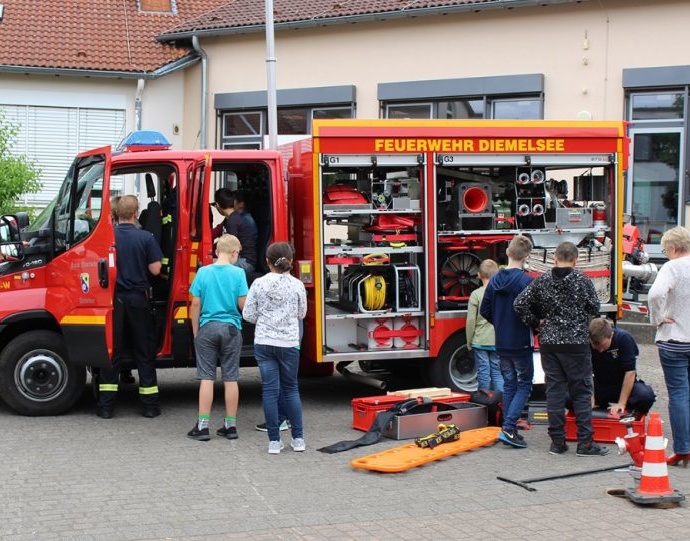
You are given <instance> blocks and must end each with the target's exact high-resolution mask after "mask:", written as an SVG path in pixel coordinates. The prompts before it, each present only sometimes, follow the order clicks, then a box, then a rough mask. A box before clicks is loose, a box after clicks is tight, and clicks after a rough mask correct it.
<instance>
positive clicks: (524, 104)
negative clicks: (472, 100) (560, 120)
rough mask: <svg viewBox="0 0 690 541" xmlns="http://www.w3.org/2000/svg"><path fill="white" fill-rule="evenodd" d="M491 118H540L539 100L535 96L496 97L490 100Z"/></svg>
mask: <svg viewBox="0 0 690 541" xmlns="http://www.w3.org/2000/svg"><path fill="white" fill-rule="evenodd" d="M491 106H492V112H491V118H500V119H502V120H535V119H540V118H542V112H541V100H540V99H537V98H525V99H496V100H493V102H491Z"/></svg>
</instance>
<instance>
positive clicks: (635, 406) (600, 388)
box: [594, 380, 656, 415]
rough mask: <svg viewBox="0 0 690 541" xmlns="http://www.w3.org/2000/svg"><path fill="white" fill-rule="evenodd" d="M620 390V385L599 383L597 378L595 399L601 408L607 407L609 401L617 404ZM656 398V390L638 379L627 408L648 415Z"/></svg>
mask: <svg viewBox="0 0 690 541" xmlns="http://www.w3.org/2000/svg"><path fill="white" fill-rule="evenodd" d="M620 392H621V389H620V387H616V386H610V385H597V382H596V380H595V381H594V400H595V402H596V403H597V405H598V406H599V407H601V408H606V407H607V406H608V405H609V403H611V404H615V403H616V402H618V398H619V397H620ZM654 400H656V395H655V394H654V390H653V389H652V388H651V387H650V386H649V385H647V384H646V383H645V382H644V381H642V380H638V381H636V382H635V385H633V388H632V391H631V392H630V396H629V397H628V403H627V404H626V406H625V409H627V410H628V411H635V412H637V413H644V414H645V415H646V414H647V413H648V412H649V410H650V409H651V408H652V404H654Z"/></svg>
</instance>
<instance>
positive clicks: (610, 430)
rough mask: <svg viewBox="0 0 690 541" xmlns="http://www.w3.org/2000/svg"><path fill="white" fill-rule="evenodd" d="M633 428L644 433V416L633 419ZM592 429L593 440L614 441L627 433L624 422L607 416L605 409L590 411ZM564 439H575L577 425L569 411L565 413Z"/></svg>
mask: <svg viewBox="0 0 690 541" xmlns="http://www.w3.org/2000/svg"><path fill="white" fill-rule="evenodd" d="M632 426H633V430H634V431H635V432H637V433H638V434H640V435H642V434H644V433H645V416H644V415H642V416H641V417H640V418H639V420H636V421H633V423H632ZM592 429H594V441H598V442H604V443H614V442H615V441H616V438H622V437H624V436H625V435H626V434H627V433H628V429H627V428H626V426H625V424H624V423H621V422H620V419H614V418H612V417H609V416H608V415H607V413H606V411H605V410H603V411H598V410H593V411H592ZM565 439H566V440H567V441H577V425H576V424H575V415H573V412H572V411H569V412H568V413H566V415H565Z"/></svg>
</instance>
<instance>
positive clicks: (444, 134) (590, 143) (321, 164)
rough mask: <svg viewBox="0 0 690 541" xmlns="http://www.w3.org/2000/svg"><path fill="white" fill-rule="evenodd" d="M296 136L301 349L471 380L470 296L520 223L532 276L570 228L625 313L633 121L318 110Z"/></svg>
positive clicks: (442, 379) (588, 270)
mask: <svg viewBox="0 0 690 541" xmlns="http://www.w3.org/2000/svg"><path fill="white" fill-rule="evenodd" d="M293 147H294V148H293V159H292V161H291V162H290V163H289V167H288V196H289V198H290V204H289V205H288V208H289V212H290V213H291V217H292V224H291V227H292V228H293V229H294V237H293V240H294V243H295V246H296V248H297V253H298V256H299V258H300V260H301V262H300V263H301V264H304V266H305V268H306V269H308V270H309V273H308V274H307V275H306V276H305V275H302V276H301V278H302V279H303V281H304V282H305V283H306V284H307V287H308V300H309V310H308V314H307V322H306V323H305V336H304V342H303V346H302V351H303V360H307V361H310V362H314V363H337V365H336V366H337V368H338V370H339V371H340V372H342V373H343V374H344V375H346V376H350V377H356V379H359V380H360V381H367V379H368V378H367V372H370V373H374V372H375V369H380V368H385V369H386V370H389V371H395V370H399V369H403V368H409V367H413V368H415V369H420V374H421V377H422V380H423V381H424V382H425V383H427V384H431V385H435V386H441V387H450V388H452V389H454V390H466V391H467V390H474V389H476V386H477V383H476V370H475V365H474V359H473V356H472V352H471V351H469V350H468V347H467V337H466V334H465V323H466V319H467V307H468V299H469V296H470V294H471V293H472V291H473V290H474V289H476V288H477V287H479V286H480V285H481V283H480V280H479V278H478V270H479V264H480V262H481V261H482V260H483V259H486V258H491V259H493V260H495V261H496V262H498V263H499V265H501V264H505V263H507V258H506V254H505V252H506V248H507V245H508V243H509V242H510V240H511V239H512V238H513V237H514V236H515V235H517V234H520V233H521V234H524V235H527V236H529V237H530V238H531V240H532V243H533V245H534V250H533V252H532V254H531V257H530V260H529V268H528V269H527V272H530V273H532V274H533V275H535V276H536V275H537V274H538V273H541V272H544V271H546V270H548V269H550V268H551V267H552V266H553V254H554V250H555V247H556V246H557V245H558V244H559V243H560V242H561V241H571V242H573V243H575V244H576V245H577V246H578V247H579V250H580V260H579V261H578V265H577V267H578V269H579V270H581V271H583V272H584V273H585V274H587V275H588V276H590V278H591V279H592V281H593V282H594V285H595V288H596V290H597V293H598V296H599V299H600V301H601V310H602V312H603V313H606V314H608V315H609V316H610V317H612V318H615V317H616V315H617V310H618V303H620V302H621V260H620V258H621V228H622V195H623V173H624V170H625V168H626V162H627V152H628V139H627V136H626V128H625V125H624V123H622V122H553V121H527V122H525V121H486V120H480V121H451V120H449V121H443V120H432V121H423V120H420V121H418V120H402V121H396V120H371V121H367V120H323V121H317V122H315V124H314V126H313V130H312V137H311V138H310V139H309V140H307V141H304V145H303V146H302V147H300V144H299V143H295V144H294V145H293ZM311 269H313V274H312V273H311ZM326 273H328V274H329V275H330V278H331V279H330V280H327V279H326ZM537 360H538V358H537ZM353 362H359V365H360V370H358V371H356V372H355V371H351V370H350V369H349V368H348V365H349V364H351V363H353ZM536 365H537V366H538V365H539V363H538V362H537V363H536ZM362 371H363V372H364V374H363V375H362ZM370 375H371V374H370ZM369 382H370V383H373V384H374V385H376V380H375V378H374V379H371V378H369Z"/></svg>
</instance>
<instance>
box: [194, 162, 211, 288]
mask: <svg viewBox="0 0 690 541" xmlns="http://www.w3.org/2000/svg"><path fill="white" fill-rule="evenodd" d="M211 174H212V159H211V155H210V154H207V155H206V156H205V158H204V159H203V160H199V161H197V163H196V164H195V165H194V168H193V169H192V172H191V175H190V176H191V181H190V183H189V198H188V201H189V238H190V240H191V242H192V252H191V253H192V263H193V264H192V265H190V269H189V271H190V285H191V279H192V278H193V274H194V273H195V272H196V269H197V268H198V267H200V266H202V265H209V264H211V263H213V241H212V239H211V216H212V215H211V200H210V197H211V196H210V192H211V182H212V179H211Z"/></svg>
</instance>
